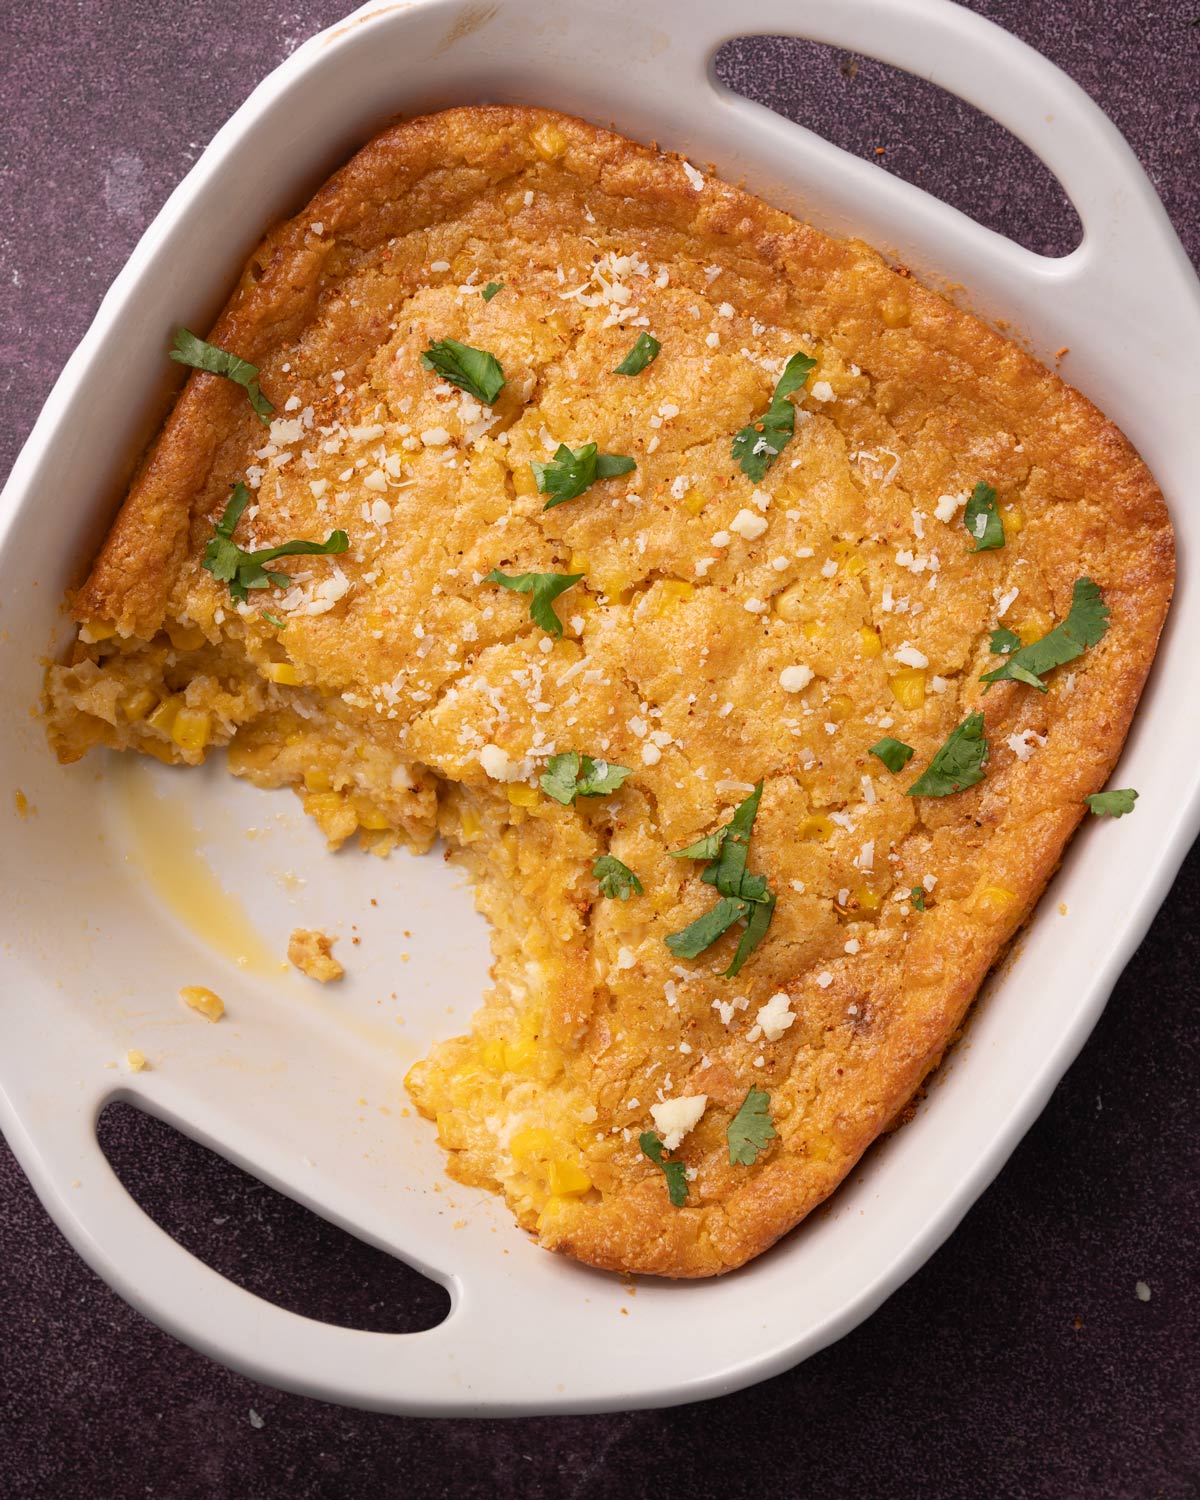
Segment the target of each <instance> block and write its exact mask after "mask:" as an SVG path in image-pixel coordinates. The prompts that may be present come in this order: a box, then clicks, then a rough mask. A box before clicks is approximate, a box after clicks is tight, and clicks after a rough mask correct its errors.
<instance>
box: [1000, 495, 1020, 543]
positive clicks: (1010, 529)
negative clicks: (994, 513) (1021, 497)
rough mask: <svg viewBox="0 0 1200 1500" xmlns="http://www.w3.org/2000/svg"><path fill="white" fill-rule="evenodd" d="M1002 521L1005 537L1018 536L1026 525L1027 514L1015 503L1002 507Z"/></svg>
mask: <svg viewBox="0 0 1200 1500" xmlns="http://www.w3.org/2000/svg"><path fill="white" fill-rule="evenodd" d="M1000 519H1001V520H1002V521H1003V522H1004V535H1005V536H1016V534H1017V532H1018V531H1020V530H1021V529H1022V527H1023V526H1024V525H1025V513H1024V511H1023V510H1022V509H1021V507H1020V506H1019V505H1017V504H1015V503H1014V504H1013V505H1002V506H1001V507H1000Z"/></svg>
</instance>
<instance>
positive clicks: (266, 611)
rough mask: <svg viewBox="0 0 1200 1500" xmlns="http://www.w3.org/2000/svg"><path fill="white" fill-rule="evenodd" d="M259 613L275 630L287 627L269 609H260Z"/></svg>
mask: <svg viewBox="0 0 1200 1500" xmlns="http://www.w3.org/2000/svg"><path fill="white" fill-rule="evenodd" d="M259 613H260V614H261V615H262V617H263V619H264V620H266V621H267V622H268V624H271V625H274V627H275V629H276V630H286V629H287V626H286V625H285V624H284V623H283V621H282V620H281V619H280V618H279V616H278V615H273V614H272V613H271V611H270V610H269V609H264V610H260V611H259Z"/></svg>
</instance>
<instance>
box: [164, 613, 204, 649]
mask: <svg viewBox="0 0 1200 1500" xmlns="http://www.w3.org/2000/svg"><path fill="white" fill-rule="evenodd" d="M166 629H167V635H168V636H169V637H170V640H171V644H172V646H174V647H175V649H176V651H199V649H200V647H201V646H203V645H204V643H205V641H206V640H207V639H208V637H207V636H206V635H205V634H204V632H203V630H201V629H200V627H199V625H181V624H180V623H179V621H178V620H168V621H167V626H166Z"/></svg>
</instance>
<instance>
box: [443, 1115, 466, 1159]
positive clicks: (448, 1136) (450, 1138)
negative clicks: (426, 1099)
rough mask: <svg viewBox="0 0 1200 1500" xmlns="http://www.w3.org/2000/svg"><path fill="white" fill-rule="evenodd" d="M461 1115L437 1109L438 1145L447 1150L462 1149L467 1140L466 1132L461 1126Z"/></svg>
mask: <svg viewBox="0 0 1200 1500" xmlns="http://www.w3.org/2000/svg"><path fill="white" fill-rule="evenodd" d="M463 1124H464V1122H463V1118H462V1116H461V1115H452V1114H450V1113H448V1112H446V1111H442V1110H439V1111H438V1116H437V1133H438V1145H439V1146H442V1147H444V1148H445V1150H447V1151H462V1150H463V1149H464V1148H465V1147H466V1146H467V1145H469V1142H468V1140H467V1132H466V1130H465V1129H464V1128H463Z"/></svg>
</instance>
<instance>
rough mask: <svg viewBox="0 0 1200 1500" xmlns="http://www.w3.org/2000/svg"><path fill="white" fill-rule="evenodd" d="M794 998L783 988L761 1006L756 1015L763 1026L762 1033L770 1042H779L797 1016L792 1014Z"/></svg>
mask: <svg viewBox="0 0 1200 1500" xmlns="http://www.w3.org/2000/svg"><path fill="white" fill-rule="evenodd" d="M791 1007H792V999H791V996H790V995H786V994H785V993H784V992H783V991H782V990H780V991H779V993H778V994H777V995H772V996H771V998H770V999H769V1000H768V1001H767V1003H766V1004H765V1005H761V1006H759V1009H758V1015H757V1016H756V1017H755V1019H756V1020H757V1022H758V1024H759V1025H760V1026H761V1027H762V1034H763V1036H765V1037H766V1039H767V1041H768V1042H777V1041H778V1040H779V1038H780V1037H781V1036H782V1035H783V1033H784V1032H785V1031H786V1030H787V1029H788V1027H789V1026H791V1024H792V1023H793V1021H795V1019H796V1017H795V1016H794V1015H793V1014H792V1008H791Z"/></svg>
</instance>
